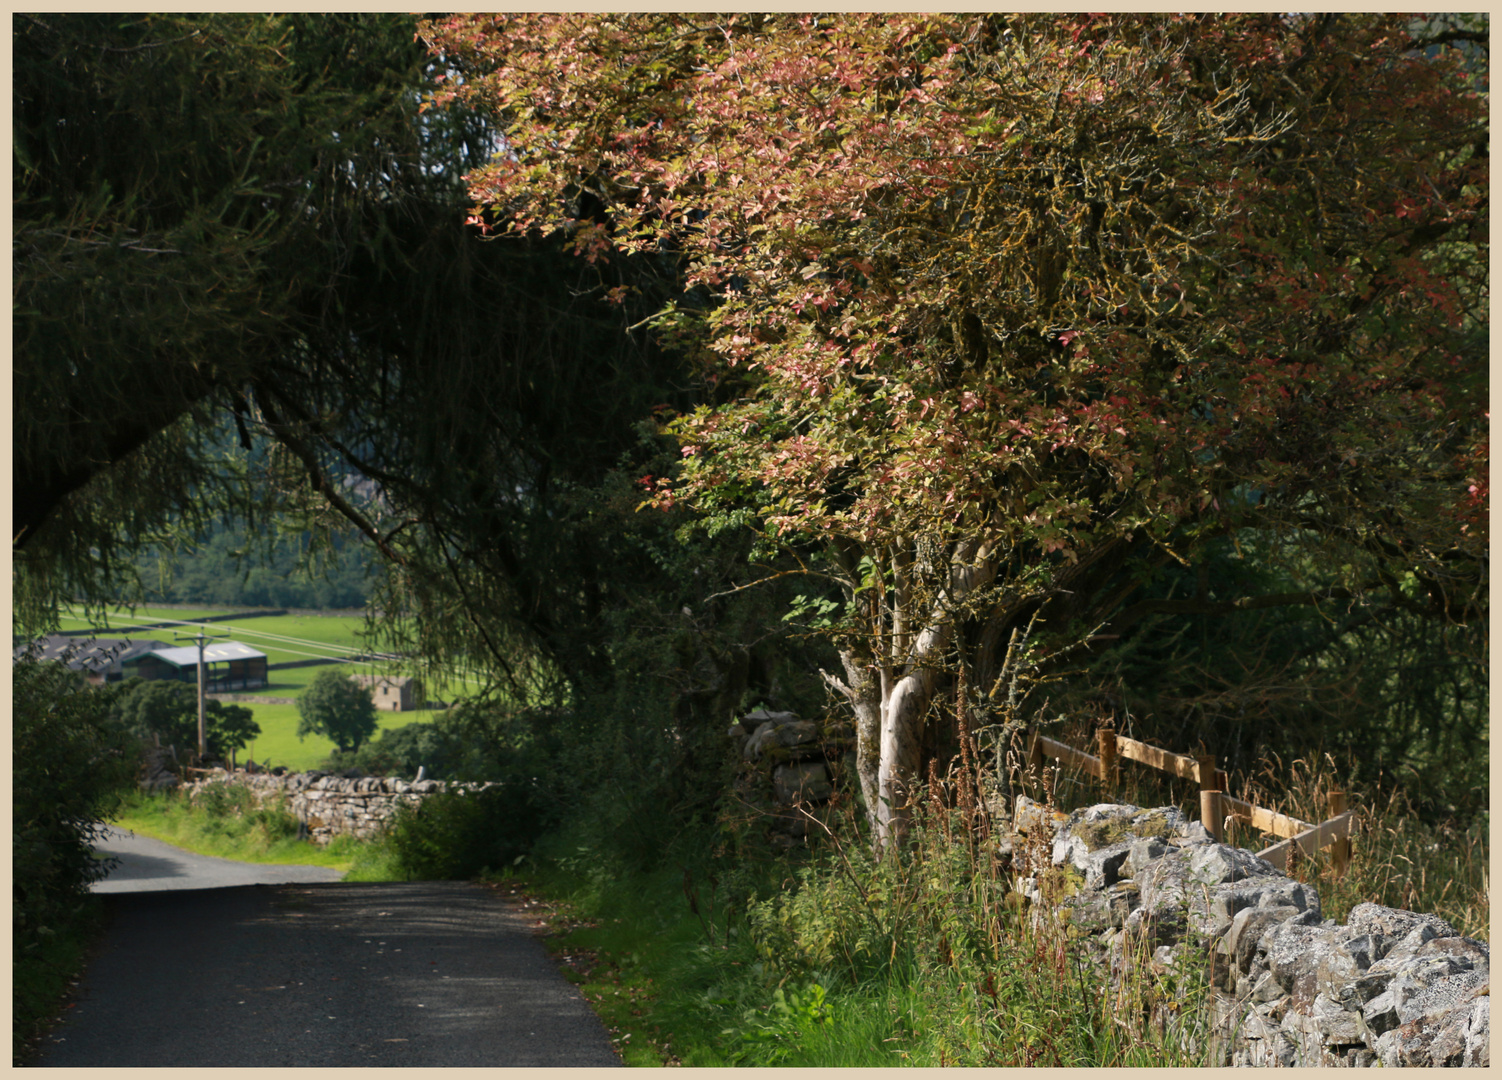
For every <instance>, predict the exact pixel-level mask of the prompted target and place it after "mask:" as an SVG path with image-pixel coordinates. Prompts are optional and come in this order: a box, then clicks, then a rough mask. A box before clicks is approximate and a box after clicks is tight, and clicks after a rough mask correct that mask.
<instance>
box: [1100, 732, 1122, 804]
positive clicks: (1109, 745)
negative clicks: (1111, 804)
mask: <svg viewBox="0 0 1502 1080" xmlns="http://www.w3.org/2000/svg"><path fill="white" fill-rule="evenodd" d="M1095 740H1096V743H1097V746H1098V750H1099V753H1100V782H1101V786H1102V787H1104V788H1105V790H1106V791H1107V792H1108V793H1114V792H1115V791H1116V788H1117V787H1118V785H1119V782H1120V779H1121V778H1120V776H1119V775H1118V768H1117V764H1116V723H1115V721H1113V720H1108V721H1106V722H1105V723H1104V724H1102V725H1101V726H1100V727H1099V728H1098V729H1097V730H1096V732H1095Z"/></svg>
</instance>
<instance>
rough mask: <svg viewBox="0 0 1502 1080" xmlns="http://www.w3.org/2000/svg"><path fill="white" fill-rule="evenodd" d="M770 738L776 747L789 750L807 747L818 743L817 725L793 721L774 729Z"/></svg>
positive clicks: (811, 722) (804, 721)
mask: <svg viewBox="0 0 1502 1080" xmlns="http://www.w3.org/2000/svg"><path fill="white" fill-rule="evenodd" d="M789 715H791V714H789ZM772 738H773V740H774V741H775V742H776V744H777V745H778V746H781V747H785V748H787V749H789V750H791V749H793V748H794V747H797V746H809V745H811V744H813V743H817V742H818V741H819V725H818V724H816V723H814V722H813V721H812V720H794V721H792V722H790V723H786V724H781V725H779V726H778V727H776V728H774V729H773V735H772Z"/></svg>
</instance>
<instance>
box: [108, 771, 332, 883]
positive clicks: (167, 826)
mask: <svg viewBox="0 0 1502 1080" xmlns="http://www.w3.org/2000/svg"><path fill="white" fill-rule="evenodd" d="M226 789H227V790H226V791H225V792H224V793H223V795H224V798H223V799H221V800H220V804H217V805H212V806H211V807H208V808H206V807H204V806H193V805H190V804H189V802H188V800H187V799H185V798H183V797H182V796H181V795H178V794H175V793H166V794H153V795H146V794H137V795H134V796H132V798H131V799H130V801H129V802H128V803H127V805H126V807H125V809H124V811H123V812H122V813H121V814H120V815H119V816H118V817H117V818H116V820H115V822H114V824H115V825H116V826H117V827H118V828H122V829H129V830H130V831H132V832H136V833H140V834H141V835H142V836H147V837H150V838H151V839H153V840H160V841H162V842H163V843H167V844H173V845H175V846H177V847H181V848H185V849H186V850H188V851H192V852H194V853H196V854H199V855H212V856H215V857H217V858H221V859H236V860H238V861H240V862H250V863H283V864H295V865H299V866H326V867H329V868H331V869H335V870H348V869H349V868H350V867H351V866H352V865H353V864H354V859H355V855H356V852H357V850H358V848H359V847H360V845H359V843H358V842H355V841H351V840H349V839H347V838H341V839H336V840H335V841H334V842H333V843H331V844H329V845H328V846H327V847H321V846H319V845H317V844H312V843H308V842H307V841H304V840H299V839H297V832H298V828H297V820H296V818H294V817H292V815H291V814H290V812H288V811H287V810H286V809H285V808H280V809H279V808H277V807H275V806H272V807H265V808H261V809H259V810H258V809H256V808H255V807H253V806H252V805H251V804H250V801H249V797H248V795H245V794H244V789H230V787H229V785H226Z"/></svg>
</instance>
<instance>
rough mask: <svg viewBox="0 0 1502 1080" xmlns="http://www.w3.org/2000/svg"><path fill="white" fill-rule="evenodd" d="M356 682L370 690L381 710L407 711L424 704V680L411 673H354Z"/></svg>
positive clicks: (371, 697)
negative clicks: (399, 674) (398, 674)
mask: <svg viewBox="0 0 1502 1080" xmlns="http://www.w3.org/2000/svg"><path fill="white" fill-rule="evenodd" d="M351 678H353V679H354V680H355V682H357V683H359V684H360V685H361V686H364V687H367V688H369V690H370V700H371V701H373V702H375V707H376V709H377V710H379V711H381V712H407V711H408V710H410V709H420V708H422V706H423V696H422V680H421V679H417V678H414V677H412V676H410V675H401V676H397V675H353V676H351Z"/></svg>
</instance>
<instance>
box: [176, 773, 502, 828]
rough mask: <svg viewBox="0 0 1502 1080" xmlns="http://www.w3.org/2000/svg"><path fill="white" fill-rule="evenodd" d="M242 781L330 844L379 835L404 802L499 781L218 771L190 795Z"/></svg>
mask: <svg viewBox="0 0 1502 1080" xmlns="http://www.w3.org/2000/svg"><path fill="white" fill-rule="evenodd" d="M226 783H228V784H238V785H240V786H242V787H245V788H246V789H248V790H249V791H250V792H251V794H252V797H253V798H254V799H255V801H256V804H257V805H264V804H266V803H269V802H274V801H275V800H277V799H279V798H285V799H286V800H287V809H288V810H290V811H291V813H292V814H293V816H294V817H296V818H297V820H298V821H299V822H301V823H302V824H303V825H304V826H306V827H307V832H308V839H310V840H312V841H313V842H314V843H315V844H327V843H328V842H329V841H330V840H332V839H334V837H336V836H353V837H355V838H356V839H360V840H368V839H371V838H373V837H375V836H376V835H378V834H379V833H380V832H381V830H383V829H384V828H385V827H386V825H387V823H388V822H389V821H390V820H391V817H392V815H393V814H395V813H396V808H397V807H398V806H401V805H408V806H416V805H418V804H420V803H421V802H422V800H423V799H424V798H426V797H427V796H430V795H436V794H438V793H439V792H443V791H449V790H455V791H470V792H473V791H483V790H485V789H486V788H490V787H495V786H496V785H495V784H488V783H487V784H450V783H448V782H447V781H444V780H400V779H397V778H395V777H389V776H387V777H382V776H362V777H350V776H340V775H338V774H334V773H325V772H317V771H314V772H305V773H287V774H284V775H281V776H277V775H274V774H271V773H244V772H235V773H228V772H225V771H224V770H216V771H215V772H214V773H210V774H209V775H208V776H206V777H204V778H203V779H202V780H199V781H196V782H194V783H192V784H189V785H187V787H186V790H187V792H188V797H189V798H193V797H194V796H195V795H196V794H197V792H199V791H200V790H202V789H203V788H204V787H205V786H206V785H209V784H226Z"/></svg>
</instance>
